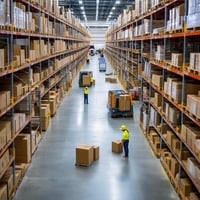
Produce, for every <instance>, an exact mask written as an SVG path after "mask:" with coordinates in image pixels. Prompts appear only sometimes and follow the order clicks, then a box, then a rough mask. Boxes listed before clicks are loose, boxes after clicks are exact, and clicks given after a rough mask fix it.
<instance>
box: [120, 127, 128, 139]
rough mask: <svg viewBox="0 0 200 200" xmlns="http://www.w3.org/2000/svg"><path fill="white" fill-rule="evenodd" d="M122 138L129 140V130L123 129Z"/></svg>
mask: <svg viewBox="0 0 200 200" xmlns="http://www.w3.org/2000/svg"><path fill="white" fill-rule="evenodd" d="M122 140H129V132H128V130H126V129H125V130H123V134H122Z"/></svg>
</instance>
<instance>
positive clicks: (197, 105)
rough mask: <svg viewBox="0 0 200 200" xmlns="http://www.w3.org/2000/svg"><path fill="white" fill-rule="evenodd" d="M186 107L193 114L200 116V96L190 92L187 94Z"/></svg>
mask: <svg viewBox="0 0 200 200" xmlns="http://www.w3.org/2000/svg"><path fill="white" fill-rule="evenodd" d="M186 108H187V110H188V111H189V112H191V113H192V114H194V115H195V116H197V117H200V96H198V95H192V94H191V95H190V94H189V95H187V104H186Z"/></svg>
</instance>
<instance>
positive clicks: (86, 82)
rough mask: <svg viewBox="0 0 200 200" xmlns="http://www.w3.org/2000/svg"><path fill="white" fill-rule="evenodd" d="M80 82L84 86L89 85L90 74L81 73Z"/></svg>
mask: <svg viewBox="0 0 200 200" xmlns="http://www.w3.org/2000/svg"><path fill="white" fill-rule="evenodd" d="M82 83H83V85H84V86H89V85H90V75H83V76H82Z"/></svg>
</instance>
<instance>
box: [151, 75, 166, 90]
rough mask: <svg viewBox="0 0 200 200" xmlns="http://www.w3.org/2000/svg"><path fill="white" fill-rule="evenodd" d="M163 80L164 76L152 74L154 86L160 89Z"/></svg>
mask: <svg viewBox="0 0 200 200" xmlns="http://www.w3.org/2000/svg"><path fill="white" fill-rule="evenodd" d="M162 79H163V76H162V75H158V74H152V84H154V85H155V86H157V87H159V88H161V87H162Z"/></svg>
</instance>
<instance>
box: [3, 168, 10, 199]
mask: <svg viewBox="0 0 200 200" xmlns="http://www.w3.org/2000/svg"><path fill="white" fill-rule="evenodd" d="M0 182H1V183H4V184H6V186H7V196H8V199H10V197H11V195H12V192H13V170H12V168H11V167H10V168H9V169H8V170H7V171H6V173H5V174H4V175H3V177H2V179H1V180H0Z"/></svg>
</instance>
